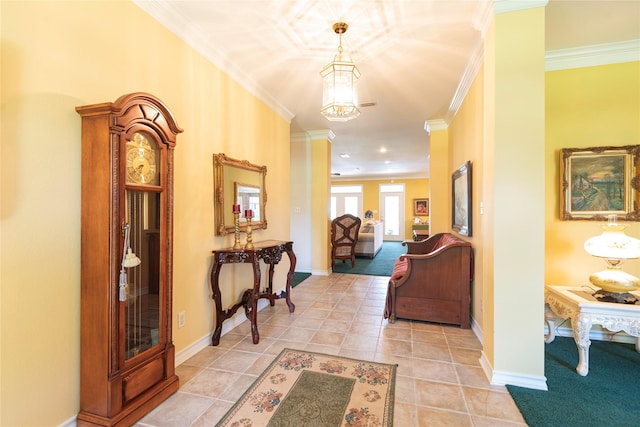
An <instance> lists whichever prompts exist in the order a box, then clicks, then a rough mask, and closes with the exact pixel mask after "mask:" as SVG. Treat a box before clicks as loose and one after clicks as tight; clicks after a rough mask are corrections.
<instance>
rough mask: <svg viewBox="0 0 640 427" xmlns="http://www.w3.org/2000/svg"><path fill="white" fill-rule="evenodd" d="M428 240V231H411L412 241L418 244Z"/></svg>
mask: <svg viewBox="0 0 640 427" xmlns="http://www.w3.org/2000/svg"><path fill="white" fill-rule="evenodd" d="M428 238H429V230H413V241H414V242H418V241H420V240H424V239H428Z"/></svg>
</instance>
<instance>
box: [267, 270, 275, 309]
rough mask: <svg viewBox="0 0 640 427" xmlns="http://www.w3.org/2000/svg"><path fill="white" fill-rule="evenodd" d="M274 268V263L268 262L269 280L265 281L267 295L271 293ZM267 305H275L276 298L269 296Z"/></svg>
mask: <svg viewBox="0 0 640 427" xmlns="http://www.w3.org/2000/svg"><path fill="white" fill-rule="evenodd" d="M274 270H275V264H269V280H268V281H267V282H268V284H267V293H268V294H269V295H271V294H273V271H274ZM269 305H270V306H271V307H273V306H275V305H276V300H275V299H273V298H269Z"/></svg>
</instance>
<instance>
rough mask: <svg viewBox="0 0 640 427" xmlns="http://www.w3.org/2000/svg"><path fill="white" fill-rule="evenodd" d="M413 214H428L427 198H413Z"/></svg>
mask: <svg viewBox="0 0 640 427" xmlns="http://www.w3.org/2000/svg"><path fill="white" fill-rule="evenodd" d="M413 215H415V216H428V215H429V199H428V198H426V197H425V198H422V199H413Z"/></svg>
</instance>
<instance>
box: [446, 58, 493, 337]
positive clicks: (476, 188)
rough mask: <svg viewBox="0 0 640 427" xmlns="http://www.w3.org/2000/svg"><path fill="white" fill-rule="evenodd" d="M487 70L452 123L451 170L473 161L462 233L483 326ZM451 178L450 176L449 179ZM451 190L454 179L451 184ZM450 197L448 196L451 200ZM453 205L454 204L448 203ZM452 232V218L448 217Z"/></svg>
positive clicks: (473, 299)
mask: <svg viewBox="0 0 640 427" xmlns="http://www.w3.org/2000/svg"><path fill="white" fill-rule="evenodd" d="M483 81H484V72H483V70H482V69H481V70H480V71H479V72H478V74H477V76H476V78H475V80H474V82H473V84H472V85H471V87H470V88H469V91H468V92H467V95H466V96H465V99H464V102H463V103H462V105H461V106H460V109H459V110H458V114H456V117H455V118H454V120H453V121H452V122H451V125H450V126H449V147H450V148H449V156H448V159H449V169H448V175H449V176H451V175H452V174H453V173H454V172H455V171H456V170H457V169H458V168H459V167H460V166H462V165H463V164H464V163H465V162H467V161H471V189H472V193H471V220H472V229H471V234H472V235H471V236H470V237H466V236H460V237H461V238H463V239H465V240H468V241H470V242H471V243H472V245H473V247H474V265H475V274H474V278H475V279H474V281H473V287H472V288H471V316H472V317H473V319H474V320H475V322H477V324H478V326H479V327H480V329H482V302H483V301H482V298H483V296H482V287H483V280H482V276H483V265H482V261H483V247H484V244H483V242H484V239H483V236H484V233H483V231H484V229H483V227H482V226H481V221H482V217H481V215H480V202H481V201H482V198H483V186H482V176H483V168H482V164H483V162H482V160H483V159H482V153H483V144H484V134H483V131H484V114H483V108H484V105H483V103H484V86H483ZM449 181H451V178H449ZM448 188H449V190H448V192H449V194H450V192H451V182H449V183H448ZM450 198H451V196H450V195H449V199H450ZM449 205H451V203H449ZM449 231H451V218H449Z"/></svg>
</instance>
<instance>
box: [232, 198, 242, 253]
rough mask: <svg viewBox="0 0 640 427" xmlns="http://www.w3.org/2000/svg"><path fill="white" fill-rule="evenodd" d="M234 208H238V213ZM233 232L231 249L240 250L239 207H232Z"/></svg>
mask: <svg viewBox="0 0 640 427" xmlns="http://www.w3.org/2000/svg"><path fill="white" fill-rule="evenodd" d="M236 206H238V212H236V210H235V207H236ZM233 232H234V234H235V243H234V244H233V249H242V245H241V244H240V205H233Z"/></svg>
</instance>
